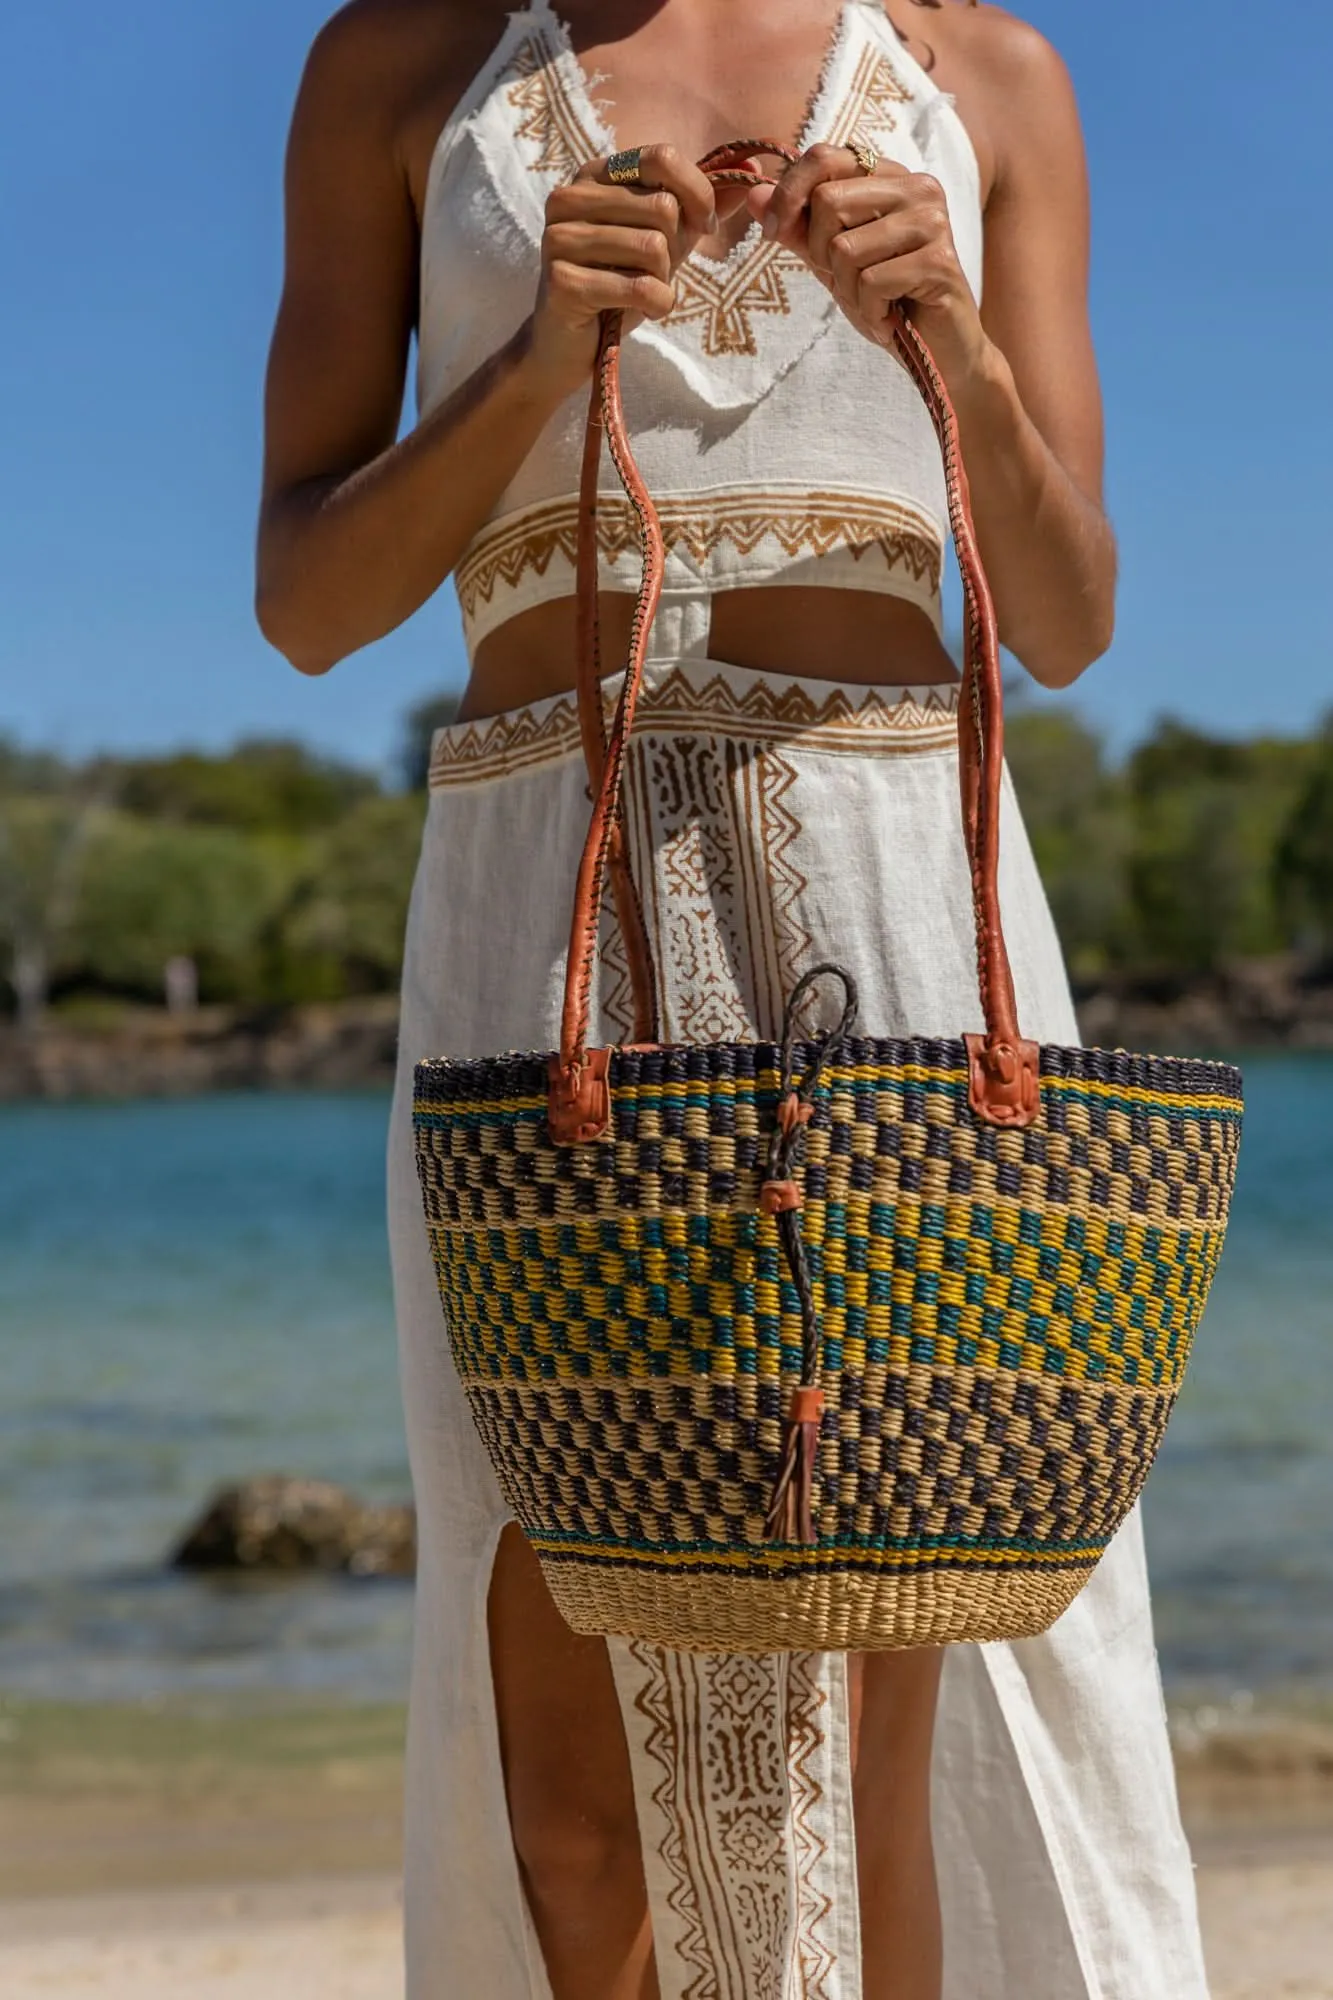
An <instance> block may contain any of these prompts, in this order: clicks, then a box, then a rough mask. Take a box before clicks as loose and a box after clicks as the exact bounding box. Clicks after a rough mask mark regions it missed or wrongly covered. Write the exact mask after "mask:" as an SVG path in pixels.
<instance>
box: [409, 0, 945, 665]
mask: <svg viewBox="0 0 1333 2000" xmlns="http://www.w3.org/2000/svg"><path fill="white" fill-rule="evenodd" d="M853 138H855V139H861V140H864V141H865V142H866V143H868V144H869V145H871V146H873V147H874V148H875V150H876V151H877V152H879V153H881V154H882V155H884V156H885V157H886V158H891V159H894V160H898V161H900V162H901V163H902V164H903V165H904V166H906V167H909V168H911V169H913V170H915V171H924V172H929V173H931V174H933V175H934V176H935V178H936V179H937V180H938V181H939V182H940V183H941V185H942V186H943V188H944V191H945V194H946V197H947V199H948V204H949V213H950V219H951V222H952V225H953V231H954V238H955V241H956V243H957V246H958V252H959V257H960V260H961V263H962V267H963V270H964V272H965V273H966V276H967V279H968V282H969V284H970V285H971V286H972V289H973V291H974V293H975V294H976V295H977V296H978V297H980V290H981V247H982V225H981V201H980V191H979V178H978V172H977V162H976V155H975V153H974V152H973V149H972V145H971V142H970V141H969V139H968V136H967V133H966V130H965V129H964V127H963V124H962V121H961V120H960V118H959V117H958V114H957V112H956V111H955V109H954V106H953V101H952V99H951V98H948V97H946V96H944V95H943V94H942V92H941V91H940V90H939V89H938V88H937V87H936V85H935V84H934V83H933V82H932V81H931V79H930V77H929V76H928V75H927V74H926V72H925V71H924V70H923V69H922V68H921V66H920V64H919V63H918V62H917V61H916V60H915V58H914V57H913V56H912V55H911V54H909V52H908V51H907V50H906V49H905V48H904V47H903V45H902V43H901V42H900V41H899V39H898V36H897V34H896V32H895V30H894V28H893V26H892V24H891V23H890V21H889V19H888V16H887V15H886V13H885V12H884V8H883V5H882V4H881V0H845V4H844V7H843V12H842V17H841V21H840V23H839V26H838V29H837V33H836V36H835V39H834V41H833V44H832V47H831V49H830V51H829V55H828V59H827V62H826V65H825V70H824V74H823V77H822V79H821V80H820V84H819V89H818V92H817V95H816V97H815V101H814V103H813V106H812V109H811V114H810V119H809V123H808V125H807V128H806V131H805V133H804V134H803V136H802V141H801V144H802V147H805V146H808V145H813V144H814V143H815V142H816V141H818V140H825V141H827V142H829V143H832V144H842V143H845V142H846V141H847V140H849V139H853ZM615 149H616V137H615V134H614V133H613V131H612V130H611V129H610V128H609V126H608V125H607V123H606V122H605V119H604V117H603V114H602V109H601V107H599V106H598V105H597V104H595V103H594V101H593V99H592V96H591V92H590V88H589V82H588V79H587V78H586V77H585V75H584V73H583V71H582V69H581V67H580V65H579V62H578V60H577V58H576V57H575V55H574V53H573V50H572V48H571V46H570V41H569V36H568V33H567V31H566V29H565V27H564V26H563V24H562V23H561V22H560V21H559V19H558V18H557V17H556V16H555V15H554V14H553V13H552V12H551V11H550V9H549V7H548V6H546V5H545V4H543V0H539V4H537V5H535V6H533V7H530V8H528V9H527V10H525V11H523V12H521V13H517V14H513V15H511V16H510V18H509V22H508V25H507V26H506V28H505V31H504V34H503V35H502V37H501V39H500V44H499V46H498V48H497V49H496V50H495V53H494V54H493V56H492V57H491V59H490V61H489V62H488V63H487V64H486V66H485V67H484V69H483V70H482V71H481V72H480V74H479V75H478V76H477V77H476V79H475V80H474V82H473V84H472V86H471V88H470V89H469V90H468V92H467V94H466V96H465V97H464V98H463V99H462V101H461V102H460V104H459V105H458V106H457V108H456V109H455V111H454V113H453V114H452V116H451V117H450V119H449V121H448V123H447V125H446V126H445V128H444V130H443V132H442V133H441V135H440V139H439V142H438V145H437V147H436V151H435V156H434V158H433V160H432V162H431V168H430V175H429V179H428V182H427V189H426V203H425V215H424V220H423V228H422V245H421V324H420V343H419V360H418V372H417V402H418V407H419V410H420V412H421V414H422V415H423V416H424V415H426V414H427V413H428V412H429V411H430V410H432V409H433V408H434V407H435V406H436V405H437V404H438V403H440V402H441V401H442V400H443V399H444V398H445V397H447V396H448V395H450V394H451V393H452V392H453V391H454V390H455V389H456V388H458V387H459V386H460V385H461V384H462V383H463V382H465V381H466V380H467V379H468V377H469V376H470V375H472V374H473V373H474V372H475V370H476V369H478V368H479V367H481V365H482V364H483V363H484V362H485V361H486V360H487V359H488V358H489V356H490V355H492V354H493V353H494V352H495V351H496V350H497V348H499V347H501V346H502V345H503V344H504V342H505V341H507V340H508V339H509V338H510V336H511V335H512V334H513V333H515V332H516V331H517V329H518V328H519V326H520V325H521V324H522V322H523V321H524V320H525V319H526V318H527V316H528V314H529V313H530V312H531V310H532V304H533V299H534V296H535V292H536V286H537V279H538V273H539V246H540V243H541V235H542V229H543V225H544V210H545V202H546V197H547V194H548V192H549V191H550V189H551V188H552V187H554V186H556V185H557V184H558V183H560V182H562V181H568V180H570V179H571V178H572V177H573V174H574V171H575V169H576V168H577V167H578V166H579V165H581V164H582V163H583V161H585V160H588V159H592V158H595V157H597V156H599V155H602V154H606V153H610V152H614V151H615ZM622 381H623V387H624V400H625V413H626V421H627V423H628V426H629V432H630V437H631V439H632V441H633V444H634V451H635V456H636V458H637V459H638V461H639V465H640V468H641V470H642V473H643V476H644V479H645V481H646V483H647V487H648V491H649V492H650V493H651V494H652V496H653V499H654V501H655V502H656V504H657V508H658V511H659V514H660V516H661V520H662V528H663V533H664V537H665V541H666V552H667V561H666V579H665V585H664V590H663V597H662V605H661V609H660V611H659V614H658V618H657V622H656V625H655V627H654V633H653V646H652V652H653V653H654V654H655V655H656V656H658V657H663V656H666V655H670V656H675V657H680V656H682V655H688V654H691V653H696V654H697V653H702V652H703V651H704V650H705V649H706V643H707V637H708V607H709V601H710V599H711V596H712V594H713V593H714V592H715V591H717V590H722V589H735V588H743V587H745V586H748V585H756V584H818V585H821V586H825V587H834V588H837V587H839V586H841V587H843V588H847V589H854V590H878V591H884V592H887V593H889V594H891V595H894V596H898V597H904V598H907V599H909V600H910V601H911V602H912V603H914V604H917V605H919V606H921V607H922V608H923V609H924V610H925V611H926V612H928V613H929V614H930V616H931V617H932V618H933V619H934V620H935V623H936V625H937V627H938V625H939V622H940V608H939V607H940V572H941V562H942V551H943V548H944V543H945V539H946V535H947V510H946V501H945V489H944V476H943V472H942V469H941V464H940V452H939V445H938V443H937V441H936V437H935V432H934V430H933V428H932V425H931V422H930V418H929V417H928V416H927V414H926V410H925V407H924V405H923V404H922V402H921V400H920V397H919V395H918V393H917V391H916V389H915V388H914V387H913V385H912V383H911V382H910V380H909V378H908V376H907V374H906V372H905V370H904V369H903V368H902V367H901V366H900V365H899V364H898V363H897V362H896V361H894V360H893V359H892V358H891V356H890V355H889V354H888V353H887V351H886V350H884V349H882V348H878V347H875V346H873V345H872V344H871V343H870V342H869V341H867V340H866V339H865V338H864V337H863V336H862V335H860V334H858V333H857V332H856V330H855V329H854V328H853V327H852V326H851V325H850V324H849V323H848V321H847V320H846V319H845V318H844V316H843V315H842V313H841V312H840V311H839V310H838V308H837V306H836V305H835V304H834V302H833V300H832V299H831V298H830V296H829V294H828V293H827V292H826V291H825V289H824V287H823V286H822V285H821V284H820V283H819V281H818V280H817V279H816V278H814V277H813V276H812V275H811V274H810V272H809V271H807V270H806V269H805V268H804V266H803V265H802V264H801V262H800V260H799V259H798V258H797V257H796V256H795V255H794V253H793V252H791V251H789V250H787V249H785V248H784V247H783V246H782V245H780V244H775V243H771V242H769V241H768V240H767V239H766V238H765V237H764V235H763V234H762V231H761V230H760V228H759V225H758V223H754V224H752V226H751V227H750V229H749V230H748V231H747V232H746V234H745V235H744V236H743V237H742V238H741V240H740V242H739V243H738V244H737V245H736V246H735V248H734V249H733V250H732V252H731V254H730V255H729V256H728V257H727V258H726V259H725V260H722V261H719V260H717V259H714V258H709V257H704V256H701V255H699V253H698V252H697V251H696V252H695V254H694V255H693V256H692V257H690V258H689V259H688V261H687V262H686V263H685V264H684V265H683V266H682V267H681V269H680V270H679V272H678V273H677V305H676V309H675V311H674V312H673V313H672V315H671V317H670V318H669V319H667V320H666V321H664V322H662V323H660V324H650V323H649V324H643V325H641V326H639V327H638V328H636V329H635V331H634V332H633V333H631V334H630V335H629V336H628V337H627V339H626V342H625V348H624V356H623V365H622ZM586 411H587V396H586V393H585V392H583V391H580V392H579V393H578V394H577V395H575V396H572V397H571V398H570V399H569V400H568V401H567V402H566V403H565V404H563V405H562V406H561V408H560V409H559V410H558V411H557V412H556V413H555V415H554V416H553V417H552V419H551V421H550V422H549V423H548V424H547V426H546V428H545V429H544V430H543V432H542V434H541V436H540V437H539V438H538V440H537V442H536V444H535V445H534V447H533V449H532V451H531V452H530V453H529V455H528V457H527V458H526V460H525V461H524V463H523V465H522V466H521V467H520V468H519V471H518V473H517V475H516V476H515V478H514V480H513V481H512V483H511V484H510V486H509V487H508V489H507V490H506V491H505V493H504V494H502V496H501V498H500V500H499V503H498V504H497V506H496V508H495V511H494V513H493V514H492V516H491V518H490V519H489V520H488V521H487V522H486V523H485V524H484V526H483V527H482V528H481V529H480V530H479V531H478V533H477V535H476V536H475V537H474V539H473V541H472V542H471V544H470V545H469V547H468V549H467V550H466V552H465V554H464V555H463V557H462V559H461V561H460V562H459V564H458V567H457V570H456V572H455V583H456V586H457V590H458V596H459V602H460V605H461V607H462V613H463V626H464V633H465V636H466V640H467V646H468V653H469V657H471V655H472V654H473V653H474V652H475V649H476V647H477V645H478V643H479V642H480V640H481V639H482V638H484V637H485V635H486V634H487V633H488V632H492V631H494V630H495V629H496V627H497V626H499V625H501V624H503V623H504V621H505V620H506V619H507V618H512V617H513V616H514V615H515V614H516V613H517V612H519V611H523V610H526V609H527V608H528V607H529V606H531V605H534V604H539V603H542V602H545V601H547V600H549V599H552V598H558V597H567V596H570V595H572V594H573V591H574V558H575V548H576V529H577V512H578V485H579V464H580V458H581V453H582V445H583V427H584V421H585V417H586ZM601 488H602V490H603V492H604V493H605V495H606V498H605V499H604V501H603V502H602V505H601V507H600V509H599V514H600V540H601V578H602V587H603V588H604V589H610V590H624V591H628V592H631V593H632V592H633V591H635V590H636V589H637V587H638V581H639V555H638V549H639V544H638V536H637V533H636V531H635V527H634V521H633V516H632V514H631V512H630V509H629V506H628V503H627V502H626V501H625V500H624V498H623V496H622V495H621V492H620V487H619V485H618V483H617V481H616V477H615V473H614V470H613V469H612V467H611V465H610V462H609V459H607V460H605V461H604V465H603V472H602V479H601Z"/></svg>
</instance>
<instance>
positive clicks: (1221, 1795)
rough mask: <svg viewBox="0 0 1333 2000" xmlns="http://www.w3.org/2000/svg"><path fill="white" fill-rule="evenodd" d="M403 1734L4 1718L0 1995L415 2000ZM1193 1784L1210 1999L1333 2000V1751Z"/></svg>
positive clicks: (1306, 1749) (1215, 1740)
mask: <svg viewBox="0 0 1333 2000" xmlns="http://www.w3.org/2000/svg"><path fill="white" fill-rule="evenodd" d="M401 1724H402V1718H401V1714H400V1712H399V1711H397V1710H393V1709H384V1710H370V1709H336V1708H330V1709H323V1710H320V1709H309V1708H305V1709H296V1708H293V1709H290V1710H284V1711H278V1712H265V1711H256V1712H255V1713H253V1714H245V1713H235V1712H230V1711H226V1710H222V1711H219V1712H217V1713H213V1714H210V1713H207V1712H204V1713H184V1712H177V1711H172V1710H166V1711H163V1710H153V1709H130V1710H124V1709H96V1708H87V1709H67V1708H63V1707H56V1706H49V1707H44V1706H41V1705H38V1704H27V1705H24V1706H22V1707H15V1706H13V1705H10V1706H8V1707H7V1708H5V1709H4V1710H3V1711H0V1993H3V1994H4V1995H5V1996H6V2000H45V1996H55V1997H58V1996H65V1995H68V1996H70V2000H79V1996H84V1995H87V1996H95V2000H181V1996H183V1995H187V1994H188V1995H189V1996H190V2000H273V1995H275V1994H279V1993H280V1994H281V1995H282V1996H283V2000H399V1997H400V1996H401V1993H402V1968H401V1955H400V1947H399V1896H398V1885H397V1873H396V1871H397V1861H398V1853H399V1834H398V1795H399V1784H400V1774H401V1762H400V1755H401V1753H400V1743H401ZM1180 1775H1181V1787H1182V1798H1183V1801H1184V1806H1185V1811H1186V1816H1187V1819H1188V1821H1189V1825H1190V1831H1191V1836H1192V1838H1193V1841H1194V1844H1195V1851H1196V1855H1197V1857H1198V1860H1199V1891H1200V1900H1201V1904H1202V1908H1203V1916H1204V1928H1205V1936H1206V1941H1207V1947H1208V1956H1209V1963H1210V1967H1211V1971H1212V1980H1213V2000H1333V1736H1331V1735H1330V1733H1329V1731H1328V1730H1327V1728H1326V1726H1324V1725H1319V1726H1315V1725H1309V1726H1296V1725H1283V1726H1281V1727H1277V1726H1274V1727H1272V1728H1270V1729H1262V1728H1261V1729H1259V1730H1257V1731H1256V1730H1254V1729H1247V1730H1246V1731H1244V1732H1236V1733H1228V1732H1226V1731H1220V1732H1216V1733H1210V1734H1206V1735H1204V1736H1198V1735H1196V1736H1195V1737H1193V1738H1190V1737H1189V1735H1188V1734H1187V1735H1186V1738H1185V1740H1184V1741H1183V1742H1182V1746H1181V1751H1180ZM977 2000H998V1996H990V1995H978V1996H977ZM1143 2000H1159V1996H1156V1995H1154V1996H1144V1997H1143ZM1160 2000H1167V1996H1160Z"/></svg>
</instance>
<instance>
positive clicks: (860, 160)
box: [847, 139, 880, 174]
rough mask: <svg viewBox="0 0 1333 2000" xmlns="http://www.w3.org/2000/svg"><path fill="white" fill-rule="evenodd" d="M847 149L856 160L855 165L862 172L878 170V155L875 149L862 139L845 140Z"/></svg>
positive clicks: (867, 172) (872, 172) (873, 172)
mask: <svg viewBox="0 0 1333 2000" xmlns="http://www.w3.org/2000/svg"><path fill="white" fill-rule="evenodd" d="M847 151H848V152H849V153H850V154H851V156H852V158H853V159H854V160H855V161H856V164H857V166H858V167H859V168H860V169H861V172H862V173H863V174H877V173H878V172H879V162H880V155H879V154H878V153H877V152H876V151H875V149H874V147H873V146H867V144H866V142H865V140H864V139H849V140H848V141H847Z"/></svg>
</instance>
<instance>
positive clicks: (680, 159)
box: [577, 145, 713, 236]
mask: <svg viewBox="0 0 1333 2000" xmlns="http://www.w3.org/2000/svg"><path fill="white" fill-rule="evenodd" d="M627 150H637V152H638V155H639V165H638V179H637V180H635V181H622V182H620V183H619V185H620V186H622V187H626V188H628V189H629V190H630V192H631V193H633V194H639V193H651V192H652V191H653V190H654V189H660V190H662V191H664V192H666V193H667V194H671V195H674V196H675V198H676V201H677V202H678V204H679V206H680V218H681V222H682V224H683V226H684V227H685V229H686V230H687V231H689V233H690V234H691V235H693V236H705V235H707V233H708V230H709V228H710V226H711V224H712V220H713V189H712V184H711V182H710V181H709V180H708V177H707V175H705V174H701V173H700V171H699V169H698V167H696V166H695V164H694V162H693V160H687V159H686V157H685V155H684V154H683V153H682V152H681V151H680V150H679V148H678V147H676V146H668V145H651V146H640V147H638V148H637V149H634V148H630V149H627ZM609 164H610V162H609V161H608V160H589V161H588V162H587V164H586V165H585V166H583V167H580V169H579V172H578V176H577V178H578V179H579V180H595V181H599V182H602V183H608V182H610V175H609V173H608V171H607V170H608V167H609ZM611 185H616V183H611Z"/></svg>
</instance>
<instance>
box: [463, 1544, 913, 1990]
mask: <svg viewBox="0 0 1333 2000" xmlns="http://www.w3.org/2000/svg"><path fill="white" fill-rule="evenodd" d="M490 1635H491V1661H492V1670H493V1673H494V1678H495V1702H496V1712H497V1715H498V1718H499V1725H500V1746H501V1753H502V1756H503V1760H504V1774H505V1787H506V1792H507V1796H508V1800H509V1817H510V1824H511V1826H512V1828H513V1834H514V1847H515V1851H516V1853H517V1855H518V1860H519V1866H520V1869H521V1871H522V1875H523V1882H524V1887H525V1889H526V1892H527V1896H528V1903H529V1907H530V1908H531V1910H532V1914H533V1921H534V1923H535V1924H536V1928H537V1935H538V1939H539V1941H540V1943H541V1948H542V1954H543V1958H544V1960H545V1964H546V1970H547V1975H548V1977H549V1979H550V1982H551V1990H552V1993H553V1995H554V2000H659V1990H658V1983H657V1972H656V1967H655V1964H654V1961H653V1947H652V1931H651V1927H650V1922H649V1916H648V1898H647V1891H646V1888H645V1885H644V1878H643V1861H642V1856H641V1853H640V1847H639V1830H638V1821H637V1818H636V1814H635V1807H634V1789H633V1781H632V1778H631V1775H630V1766H629V1753H628V1750H627V1748H626V1744H625V1734H624V1728H623V1725H622V1723H621V1720H620V1708H619V1703H618V1700H617V1697H616V1690H615V1683H614V1680H613V1677H612V1672H611V1663H610V1660H609V1659H608V1657H607V1651H606V1646H605V1644H604V1643H603V1641H602V1640H600V1639H584V1638H579V1637H578V1636H577V1635H576V1634H574V1633H573V1632H571V1631H570V1630H569V1628H568V1626H567V1625H566V1624H565V1622H564V1620H563V1619H562V1618H561V1616H560V1614H559V1612H558V1611H557V1610H556V1608H555V1606H554V1604H553V1603H552V1601H551V1597H550V1593H549V1592H548V1590H547V1588H546V1585H545V1583H544V1581H543V1579H542V1574H541V1569H540V1567H539V1565H538V1563H537V1559H536V1557H535V1556H534V1555H533V1553H532V1551H531V1549H530V1548H529V1547H528V1545H527V1543H526V1541H525V1540H524V1539H523V1537H522V1535H521V1534H520V1532H519V1530H518V1529H517V1528H515V1527H512V1526H511V1527H509V1528H507V1529H506V1530H505V1533H504V1534H503V1535H502V1537H501V1540H500V1547H499V1551H498V1553H497V1556H496V1563H495V1571H494V1575H493V1577H492V1581H491V1594H490ZM942 1660H943V1654H942V1653H939V1652H937V1651H922V1652H909V1653H878V1654H861V1655H856V1656H854V1657H853V1658H852V1659H851V1661H850V1662H849V1666H850V1669H851V1672H850V1685H851V1708H852V1714H851V1721H852V1742H853V1746H854V1758H853V1763H854V1804H855V1810H856V1841H857V1864H858V1875H859V1881H860V1900H861V1933H862V1954H863V1965H864V2000H940V1990H941V1980H942V1969H941V1963H942V1944H941V1935H940V1912H939V1898H938V1893H937V1890H936V1884H935V1863H934V1853H933V1849H932V1845H931V1835H930V1755H931V1740H932V1735H933V1731H934V1722H935V1706H936V1700H937V1696H938V1691H939V1678H940V1667H941V1663H942Z"/></svg>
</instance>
